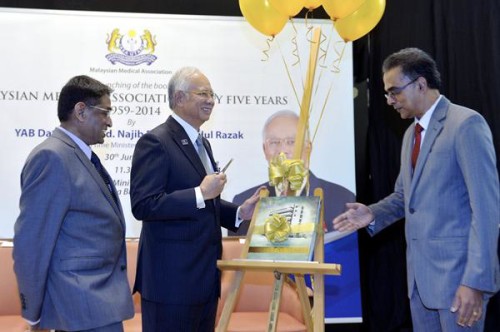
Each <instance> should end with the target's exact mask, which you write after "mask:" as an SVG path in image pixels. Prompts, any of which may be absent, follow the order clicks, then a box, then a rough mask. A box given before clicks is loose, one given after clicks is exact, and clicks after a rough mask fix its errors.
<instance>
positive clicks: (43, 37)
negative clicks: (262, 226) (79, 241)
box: [0, 8, 361, 323]
mask: <svg viewBox="0 0 500 332" xmlns="http://www.w3.org/2000/svg"><path fill="white" fill-rule="evenodd" d="M315 27H320V28H321V31H322V37H321V46H320V54H319V56H318V69H317V72H316V78H315V82H314V90H313V97H312V106H311V119H310V123H309V124H310V128H311V135H312V136H313V138H314V141H313V150H312V155H311V165H310V169H311V170H312V171H313V173H314V175H315V176H316V177H318V178H321V179H324V180H326V181H328V182H333V183H336V184H339V185H341V186H343V187H345V188H347V189H349V190H350V191H351V192H353V193H355V172H354V171H355V165H354V116H353V79H352V48H351V44H350V43H347V44H345V43H344V42H343V41H342V39H341V38H340V37H339V36H338V35H337V34H336V32H335V29H334V28H333V25H332V22H331V21H329V20H314V19H308V20H307V21H306V20H301V19H296V20H294V21H293V23H292V22H289V23H287V24H286V25H285V28H284V29H283V30H282V32H281V33H280V34H278V35H277V36H276V37H275V38H274V40H268V39H267V38H266V37H265V36H264V35H261V34H260V33H258V32H257V31H255V30H253V28H252V27H251V26H250V25H249V24H248V23H247V22H245V21H244V20H243V19H242V18H240V17H210V16H181V15H153V14H128V13H127V14H125V13H108V12H106V13H104V12H83V11H82V12H77V11H55V10H18V9H7V8H0V40H1V41H2V45H3V47H2V51H1V52H0V62H1V63H2V66H1V67H0V78H1V79H0V111H1V114H2V115H3V117H2V118H3V124H2V127H1V129H0V139H1V141H2V145H1V146H0V153H1V155H2V159H3V162H2V163H1V164H0V173H1V174H2V186H1V187H0V211H1V215H0V238H12V236H13V225H14V222H15V220H16V218H17V215H18V213H19V209H18V202H19V196H20V184H19V175H20V173H21V169H22V167H23V164H24V162H25V160H26V157H27V156H28V154H29V152H30V151H31V150H32V149H33V148H34V147H35V146H36V145H37V144H39V143H40V142H41V141H42V140H44V139H45V138H46V137H48V136H50V135H51V133H52V131H53V130H54V128H55V127H57V126H58V125H59V121H58V119H57V99H58V92H59V91H60V89H61V87H62V86H63V85H64V84H65V83H66V82H67V81H68V80H69V79H70V78H71V77H73V76H75V75H82V74H84V75H89V76H91V77H94V78H96V79H98V80H100V81H101V82H103V83H106V84H108V85H109V86H111V87H112V88H113V89H114V93H113V95H112V98H111V100H112V106H113V111H112V112H111V116H112V120H113V127H112V128H111V129H110V130H109V131H108V132H107V137H106V140H105V142H104V144H101V145H99V146H94V147H93V149H94V150H95V151H96V153H97V154H98V155H99V156H100V158H101V160H102V162H103V164H104V166H105V167H106V169H107V170H108V171H109V172H110V174H111V176H112V178H113V180H114V182H115V185H116V187H117V189H118V191H119V194H120V199H121V202H122V205H123V210H124V213H125V216H126V219H127V237H138V236H139V234H140V229H141V222H138V221H136V220H135V219H134V217H133V216H132V213H131V209H130V198H129V190H130V189H129V185H130V167H131V160H132V154H133V150H134V146H135V143H136V142H137V140H138V139H139V137H141V136H142V135H143V134H144V133H146V132H147V131H148V130H150V129H152V128H154V127H156V126H157V125H159V124H160V123H162V122H164V121H165V120H166V118H167V117H168V116H169V115H170V113H171V111H170V109H169V107H168V95H167V83H168V81H169V79H170V77H171V75H172V74H173V73H174V72H175V71H176V70H177V69H179V68H180V67H183V66H195V67H198V68H199V69H201V70H202V71H203V72H204V73H205V74H206V76H207V77H208V79H209V80H210V82H211V84H212V87H213V89H214V92H215V93H216V96H215V101H216V105H215V108H214V111H213V113H212V116H211V119H210V120H209V121H208V122H207V123H205V124H204V125H203V126H202V130H203V134H204V135H205V137H207V138H208V139H209V140H210V142H211V145H212V148H213V152H214V156H215V158H216V159H217V160H218V161H219V163H220V165H221V166H223V165H225V164H226V163H227V162H228V161H229V160H230V159H231V158H234V161H233V162H232V164H231V166H230V167H229V168H228V169H227V171H226V173H227V176H228V182H227V184H226V187H225V189H224V192H223V194H222V197H223V198H224V199H226V200H229V201H231V200H232V199H233V197H234V196H235V195H236V194H238V193H241V192H242V191H244V190H246V189H248V188H251V187H253V186H255V185H257V184H260V183H263V182H266V181H268V173H267V172H268V169H267V161H266V159H265V157H264V153H263V149H262V144H263V140H262V127H263V125H264V122H265V121H266V119H267V118H268V117H269V116H270V115H271V114H273V113H275V112H277V111H279V110H283V109H290V110H292V111H294V112H296V113H299V110H300V102H301V98H302V93H303V86H304V82H305V75H306V72H307V63H308V61H309V53H310V44H309V40H310V38H309V37H310V33H311V29H312V28H315ZM320 120H321V121H320ZM325 204H328V201H326V202H325ZM326 222H327V223H331V220H326ZM331 233H333V232H331ZM327 239H329V240H328V241H331V242H329V243H327V244H326V246H325V247H326V255H327V257H326V260H327V261H330V262H335V263H339V264H342V276H340V277H328V278H327V279H326V303H327V308H326V322H330V323H339V322H342V323H346V322H361V299H360V282H359V262H358V248H357V237H356V234H351V235H349V236H346V237H343V238H340V239H336V237H335V236H333V235H332V234H330V236H329V234H327Z"/></svg>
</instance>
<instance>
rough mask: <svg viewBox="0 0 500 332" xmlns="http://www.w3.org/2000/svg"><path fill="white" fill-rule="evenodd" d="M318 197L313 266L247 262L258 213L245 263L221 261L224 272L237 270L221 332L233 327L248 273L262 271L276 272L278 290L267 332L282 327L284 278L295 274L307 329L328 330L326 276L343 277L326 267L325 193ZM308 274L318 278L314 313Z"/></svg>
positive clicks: (319, 191) (264, 193) (263, 194)
mask: <svg viewBox="0 0 500 332" xmlns="http://www.w3.org/2000/svg"><path fill="white" fill-rule="evenodd" d="M268 195H269V192H268V191H267V190H263V191H261V198H262V197H267V196H268ZM314 195H315V196H318V197H320V200H321V213H320V222H319V223H318V231H317V238H316V243H315V247H314V261H313V262H288V261H287V262H268V261H256V260H248V261H246V260H245V258H246V257H247V255H248V249H249V246H250V238H251V236H252V233H253V229H254V226H255V215H256V214H255V213H254V217H253V218H252V221H251V223H250V227H249V229H248V234H247V239H246V241H245V247H244V248H243V251H242V254H241V257H240V258H241V259H239V260H219V261H217V266H218V267H219V269H221V270H233V271H235V276H234V279H233V282H232V284H231V287H230V289H229V294H228V296H227V298H226V302H225V304H224V309H223V311H222V315H221V318H220V320H219V325H218V326H217V332H225V331H226V330H227V327H228V325H229V319H230V318H231V313H232V312H233V310H234V307H235V305H236V299H237V298H238V294H239V291H240V288H241V282H242V280H243V277H244V276H245V272H246V271H260V272H274V276H275V281H274V290H273V296H272V299H271V303H270V305H269V324H268V328H267V331H268V332H275V331H276V328H277V323H278V314H279V306H280V300H281V292H282V290H283V282H284V280H285V275H284V274H293V275H294V277H295V281H296V283H297V291H298V295H299V299H300V303H301V305H302V313H303V316H304V321H305V325H306V327H307V330H308V331H314V332H323V331H324V329H325V324H324V317H325V295H324V293H325V287H324V275H325V274H329V275H340V272H341V266H340V265H339V264H325V263H324V247H323V228H322V227H323V219H324V218H323V190H322V189H321V188H316V189H315V190H314ZM259 205H260V202H259V203H257V206H256V208H255V209H256V210H258V209H259ZM305 274H312V275H314V293H313V299H314V308H313V310H311V305H310V302H309V298H308V295H307V291H306V284H305V280H304V275H305Z"/></svg>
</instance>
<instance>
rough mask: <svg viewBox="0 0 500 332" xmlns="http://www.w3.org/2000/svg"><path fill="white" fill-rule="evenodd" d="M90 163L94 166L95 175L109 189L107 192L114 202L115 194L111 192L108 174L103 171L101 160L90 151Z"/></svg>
mask: <svg viewBox="0 0 500 332" xmlns="http://www.w3.org/2000/svg"><path fill="white" fill-rule="evenodd" d="M90 161H91V162H92V164H94V167H95V169H96V170H97V173H99V175H100V176H101V178H102V179H103V181H104V183H105V184H106V186H107V187H108V189H109V192H110V193H111V196H113V199H114V200H115V202H116V197H115V193H114V192H113V187H112V186H111V178H110V177H109V175H108V173H107V172H106V170H105V169H104V166H102V164H101V160H100V159H99V157H98V156H97V155H96V154H95V153H94V152H93V151H92V155H91V157H90Z"/></svg>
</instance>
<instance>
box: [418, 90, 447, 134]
mask: <svg viewBox="0 0 500 332" xmlns="http://www.w3.org/2000/svg"><path fill="white" fill-rule="evenodd" d="M442 97H443V96H442V95H439V97H438V98H437V99H436V101H435V102H434V104H432V106H431V107H430V108H429V110H428V111H427V112H425V114H424V116H423V117H421V118H420V119H417V118H415V124H417V123H418V124H419V125H420V126H421V127H422V128H424V129H427V127H429V122H430V121H431V118H432V114H433V113H434V111H435V110H436V106H437V104H438V103H439V101H440V100H441V98H442Z"/></svg>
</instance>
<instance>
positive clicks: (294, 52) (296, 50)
mask: <svg viewBox="0 0 500 332" xmlns="http://www.w3.org/2000/svg"><path fill="white" fill-rule="evenodd" d="M290 22H291V23H292V27H293V30H294V34H293V37H292V44H293V50H292V56H293V57H294V58H295V59H296V61H295V62H294V63H293V64H292V66H296V65H297V64H298V65H299V68H300V56H299V45H298V43H297V28H296V27H295V24H294V22H293V20H292V19H291V18H290Z"/></svg>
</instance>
